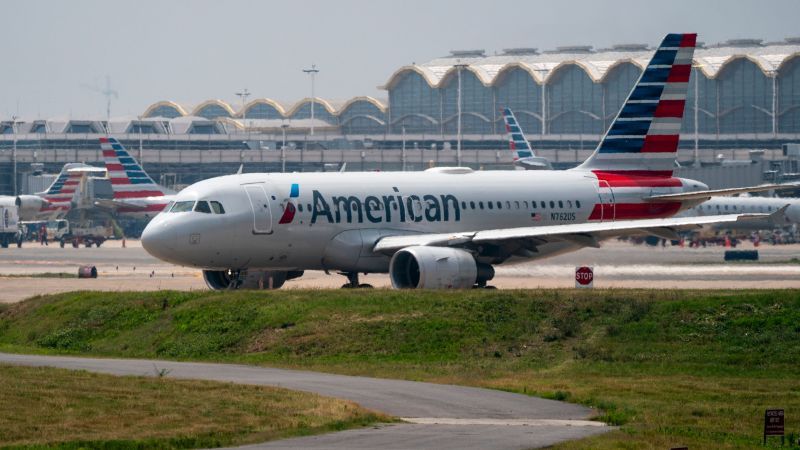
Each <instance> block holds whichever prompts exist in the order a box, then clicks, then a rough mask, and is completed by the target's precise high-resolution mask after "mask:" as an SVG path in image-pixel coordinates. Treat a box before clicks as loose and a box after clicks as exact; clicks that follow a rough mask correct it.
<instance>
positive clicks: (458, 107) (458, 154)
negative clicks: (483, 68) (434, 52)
mask: <svg viewBox="0 0 800 450" xmlns="http://www.w3.org/2000/svg"><path fill="white" fill-rule="evenodd" d="M455 67H456V69H457V71H456V73H457V74H458V93H457V100H456V111H457V112H456V114H457V115H458V118H457V120H458V122H457V125H456V127H457V128H456V165H458V166H459V167H461V69H463V68H465V67H467V65H466V64H456V65H455Z"/></svg>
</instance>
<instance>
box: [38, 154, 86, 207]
mask: <svg viewBox="0 0 800 450" xmlns="http://www.w3.org/2000/svg"><path fill="white" fill-rule="evenodd" d="M85 167H90V166H88V165H86V164H82V163H68V164H64V167H63V168H62V169H61V172H60V173H59V174H58V176H57V177H56V179H55V180H54V181H53V183H52V184H51V185H50V187H48V188H47V190H46V191H44V192H39V193H37V194H36V195H38V196H39V197H42V198H43V199H45V200H46V201H47V203H48V205H47V206H46V207H45V208H43V209H42V212H47V211H55V210H69V209H70V207H71V205H72V202H73V201H75V200H76V197H77V196H78V195H80V183H81V177H82V176H83V173H81V172H79V171H70V169H80V168H85Z"/></svg>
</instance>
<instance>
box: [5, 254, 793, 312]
mask: <svg viewBox="0 0 800 450" xmlns="http://www.w3.org/2000/svg"><path fill="white" fill-rule="evenodd" d="M740 248H743V249H753V247H752V244H749V243H746V244H744V245H743V246H741V247H740ZM725 250H726V249H725V248H724V247H707V248H699V249H694V248H680V247H665V248H662V247H648V246H644V245H638V246H635V245H631V244H627V243H624V242H617V241H608V242H606V243H605V244H604V245H603V247H602V248H600V249H593V248H587V249H583V250H580V251H577V252H574V253H570V254H566V255H562V256H558V257H555V258H550V259H545V260H542V261H532V262H529V263H524V264H519V265H515V266H501V267H498V268H497V276H496V278H495V279H494V280H493V281H492V284H493V285H495V286H497V287H499V288H560V287H573V286H574V281H573V271H574V268H575V266H576V265H584V264H587V265H591V266H594V268H595V286H596V287H600V288H604V287H618V288H664V289H673V288H695V289H696V288H707V289H710V288H724V289H728V288H800V264H798V263H797V262H796V261H795V262H790V261H791V260H792V259H793V258H799V257H800V245H781V246H772V245H762V246H761V247H759V248H758V250H759V252H760V256H761V261H760V262H759V263H733V264H726V263H724V262H723V254H724V252H725ZM87 264H91V265H94V266H96V267H97V269H98V271H99V272H100V276H99V278H98V279H86V280H79V279H74V278H70V279H58V278H27V277H24V275H30V274H36V273H44V272H67V273H73V274H74V273H77V270H78V267H79V266H82V265H87ZM151 273H152V274H153V275H152V276H151ZM3 275H15V277H3ZM18 276H23V277H21V278H18ZM344 281H345V280H344V277H342V276H339V275H335V274H333V275H326V274H324V273H323V272H319V271H308V272H306V274H305V275H304V276H303V277H302V278H300V279H297V280H292V281H290V282H288V283H286V285H285V288H335V287H339V286H341V285H342V284H343V283H344ZM362 282H365V283H371V284H373V285H374V286H376V287H388V286H389V284H390V283H389V279H388V277H387V276H386V275H369V276H364V277H362ZM0 285H2V287H3V289H1V290H0V302H16V301H20V300H23V299H25V298H28V297H31V296H33V295H39V294H48V293H54V292H65V291H75V290H103V291H120V290H160V289H178V290H203V289H206V286H205V283H204V282H203V279H202V276H201V274H200V271H198V270H195V269H190V268H184V267H177V266H173V265H170V264H166V263H163V262H161V261H159V260H157V259H155V258H153V257H151V256H150V255H148V254H147V253H146V252H145V251H144V250H143V249H142V248H141V245H140V244H139V242H138V241H128V242H127V248H121V243H120V242H119V241H109V242H106V243H105V244H103V246H102V247H101V248H83V247H81V248H71V247H67V248H63V249H62V248H60V247H58V246H57V245H50V246H49V247H42V246H40V245H39V244H34V243H26V245H25V246H24V247H23V248H21V249H19V248H13V247H12V248H8V249H0Z"/></svg>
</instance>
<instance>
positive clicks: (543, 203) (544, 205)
mask: <svg viewBox="0 0 800 450" xmlns="http://www.w3.org/2000/svg"><path fill="white" fill-rule="evenodd" d="M540 204H541V205H542V208H547V203H545V202H544V200H542V203H540Z"/></svg>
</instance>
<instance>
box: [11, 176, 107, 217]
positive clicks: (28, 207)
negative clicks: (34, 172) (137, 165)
mask: <svg viewBox="0 0 800 450" xmlns="http://www.w3.org/2000/svg"><path fill="white" fill-rule="evenodd" d="M98 170H100V171H101V172H105V171H104V170H102V169H98V168H97V167H93V166H90V165H87V164H83V163H67V164H64V167H63V168H62V169H61V172H60V173H59V174H58V176H57V177H56V179H55V180H54V181H53V183H52V184H51V185H50V187H48V188H47V190H46V191H44V192H39V193H37V194H26V195H18V196H16V197H14V196H3V197H0V204H1V205H4V206H5V205H9V206H10V205H16V206H17V208H18V211H19V218H20V220H21V221H34V220H56V219H60V218H63V217H64V216H65V215H66V214H67V213H68V212H69V211H70V209H72V207H73V206H74V204H75V202H76V201H77V199H78V196H79V195H80V192H81V190H80V187H81V180H82V179H84V178H85V177H86V176H87V175H91V174H95V173H97V171H98Z"/></svg>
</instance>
